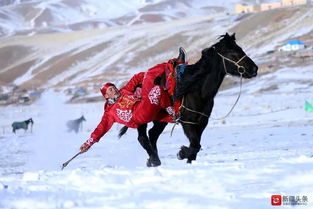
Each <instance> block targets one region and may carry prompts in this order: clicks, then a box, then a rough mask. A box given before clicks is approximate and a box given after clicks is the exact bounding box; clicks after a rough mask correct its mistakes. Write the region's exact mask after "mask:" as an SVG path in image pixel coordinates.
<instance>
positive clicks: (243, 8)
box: [235, 4, 260, 14]
mask: <svg viewBox="0 0 313 209" xmlns="http://www.w3.org/2000/svg"><path fill="white" fill-rule="evenodd" d="M257 11H260V6H258V5H246V4H236V6H235V13H237V14H239V13H251V12H257Z"/></svg>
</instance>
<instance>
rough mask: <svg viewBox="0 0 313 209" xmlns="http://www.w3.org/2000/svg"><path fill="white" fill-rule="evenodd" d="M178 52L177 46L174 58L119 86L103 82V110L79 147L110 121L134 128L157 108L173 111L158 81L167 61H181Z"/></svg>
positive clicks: (90, 142)
mask: <svg viewBox="0 0 313 209" xmlns="http://www.w3.org/2000/svg"><path fill="white" fill-rule="evenodd" d="M182 53H183V52H182V51H181V50H180V56H179V57H178V58H174V59H171V60H170V61H169V62H167V63H162V64H158V65H156V66H155V67H153V68H150V69H149V70H148V71H147V72H146V73H144V72H141V73H138V74H136V75H134V76H133V78H132V79H131V80H130V81H129V82H128V83H127V84H126V85H125V86H124V87H123V88H121V89H120V90H118V89H117V88H116V86H115V85H114V84H112V83H106V84H104V85H103V86H102V87H101V89H100V91H101V93H102V95H103V97H104V98H105V99H106V103H105V105H104V114H103V116H102V119H101V121H100V123H99V124H98V126H97V128H96V129H95V130H94V131H93V132H92V133H91V135H90V138H89V139H88V140H87V141H86V142H85V143H83V144H82V145H81V147H80V150H81V151H82V152H86V151H87V150H88V149H89V148H90V147H91V146H92V145H93V144H94V143H95V142H98V141H99V140H100V138H101V137H102V136H103V135H104V134H105V133H106V132H107V131H109V129H110V128H111V127H112V125H113V123H114V122H118V123H121V124H124V125H126V126H128V127H131V128H138V127H139V126H140V125H142V124H145V123H148V122H151V121H153V120H156V119H157V118H159V117H160V115H159V114H160V111H161V109H166V110H167V112H168V113H169V114H173V110H172V100H171V98H170V96H169V94H168V93H167V92H166V90H165V89H164V87H163V86H161V85H160V81H159V78H160V77H161V76H162V74H164V72H165V70H166V69H167V68H168V67H169V65H173V62H178V63H183V62H184V59H185V55H184V54H182ZM141 87H142V88H141Z"/></svg>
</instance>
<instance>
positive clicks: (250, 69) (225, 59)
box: [119, 33, 258, 167]
mask: <svg viewBox="0 0 313 209" xmlns="http://www.w3.org/2000/svg"><path fill="white" fill-rule="evenodd" d="M235 40H236V38H235V34H233V35H229V34H228V33H226V34H225V35H222V36H221V37H220V40H219V42H217V43H216V44H214V45H212V46H211V47H209V48H205V49H203V50H202V56H201V58H200V59H199V60H198V61H197V62H196V63H195V64H192V65H187V66H186V67H185V70H184V72H183V74H182V77H181V79H180V80H178V81H177V86H176V93H175V97H176V98H182V105H181V109H180V115H179V119H178V122H179V123H181V125H182V127H183V130H184V133H185V135H186V136H187V138H188V139H189V146H182V147H181V148H180V150H179V151H178V153H177V158H178V159H179V160H183V159H187V163H191V162H192V161H193V160H196V157H197V154H198V152H199V151H200V148H201V144H200V142H201V136H202V133H203V131H204V129H205V128H206V126H207V124H208V122H209V118H210V115H211V112H212V109H213V106H214V97H215V95H216V94H217V92H218V89H219V87H220V85H221V84H222V82H223V80H224V78H225V76H226V75H232V76H237V77H240V78H247V79H249V78H253V77H255V76H256V75H257V71H258V66H257V65H256V64H255V63H254V62H253V60H252V59H251V58H250V57H248V56H247V55H246V53H245V52H244V51H243V50H242V48H241V47H240V46H238V45H237V43H236V41H235ZM153 124H154V125H153V127H152V128H151V129H150V130H149V132H148V135H147V131H146V130H147V124H143V125H141V126H140V127H139V128H138V129H137V130H138V141H139V142H140V144H141V145H142V147H143V148H144V149H145V150H146V151H147V153H148V155H149V158H148V161H147V166H148V167H150V166H159V165H161V161H160V159H159V156H158V150H157V144H156V143H157V140H158V138H159V136H160V134H161V133H162V132H163V130H164V128H165V127H166V125H167V123H165V122H159V121H153ZM126 131H127V127H126V128H125V127H123V128H122V129H121V130H120V134H119V136H122V135H123V134H125V132H126Z"/></svg>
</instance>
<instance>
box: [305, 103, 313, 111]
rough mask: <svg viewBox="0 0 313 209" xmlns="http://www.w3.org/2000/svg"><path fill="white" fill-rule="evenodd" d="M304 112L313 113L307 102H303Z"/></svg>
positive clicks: (312, 107) (312, 106)
mask: <svg viewBox="0 0 313 209" xmlns="http://www.w3.org/2000/svg"><path fill="white" fill-rule="evenodd" d="M304 110H305V111H307V112H313V105H311V104H310V103H309V102H308V101H305V102H304Z"/></svg>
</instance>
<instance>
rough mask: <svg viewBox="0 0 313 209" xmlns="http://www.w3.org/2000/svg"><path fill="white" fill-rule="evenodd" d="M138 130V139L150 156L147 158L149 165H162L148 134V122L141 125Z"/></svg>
mask: <svg viewBox="0 0 313 209" xmlns="http://www.w3.org/2000/svg"><path fill="white" fill-rule="evenodd" d="M137 130H138V141H139V143H140V144H141V146H142V147H143V148H144V149H145V150H146V151H147V153H148V155H149V158H148V160H147V166H148V167H155V166H159V165H161V161H160V159H159V156H158V155H157V153H156V152H155V150H154V149H153V148H152V146H151V143H150V141H149V138H148V136H147V124H143V125H141V126H139V128H138V129H137Z"/></svg>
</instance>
